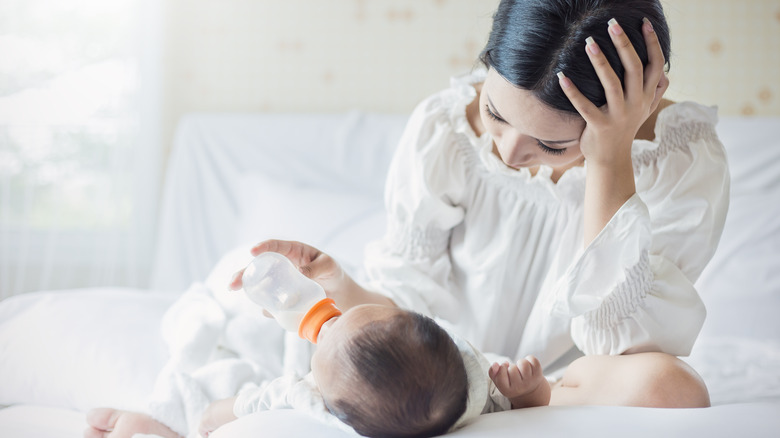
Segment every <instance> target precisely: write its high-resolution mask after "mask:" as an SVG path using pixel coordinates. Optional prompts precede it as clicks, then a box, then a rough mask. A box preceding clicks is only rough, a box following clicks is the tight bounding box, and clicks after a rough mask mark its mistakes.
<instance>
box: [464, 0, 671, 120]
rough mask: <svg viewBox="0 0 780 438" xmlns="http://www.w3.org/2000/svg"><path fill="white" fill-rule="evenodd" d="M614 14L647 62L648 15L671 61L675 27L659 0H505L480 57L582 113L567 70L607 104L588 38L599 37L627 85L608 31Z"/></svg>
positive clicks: (560, 106)
mask: <svg viewBox="0 0 780 438" xmlns="http://www.w3.org/2000/svg"><path fill="white" fill-rule="evenodd" d="M611 18H614V19H616V20H617V22H618V23H619V24H620V26H621V27H622V28H623V30H624V31H625V33H626V35H627V36H628V38H629V39H630V40H631V44H632V45H633V46H634V49H636V52H637V55H639V58H640V59H641V60H642V64H643V65H647V62H648V57H647V46H646V44H645V39H644V35H643V34H642V29H641V26H642V18H647V19H648V20H650V23H651V24H652V25H653V28H654V30H655V34H656V35H657V36H658V41H659V43H660V45H661V51H662V52H663V55H664V59H666V60H667V62H668V60H669V56H670V50H671V49H670V46H671V44H670V37H669V26H668V24H667V22H666V18H665V17H664V11H663V7H662V6H661V3H660V1H659V0H502V1H501V3H500V4H499V6H498V9H497V10H496V13H495V15H494V16H493V28H492V30H491V32H490V37H489V38H488V42H487V44H486V46H485V48H484V49H483V51H482V54H481V55H480V57H479V59H480V61H482V63H483V64H484V65H486V66H488V67H490V68H493V69H495V70H496V72H498V74H500V75H501V76H502V77H503V78H504V79H506V80H507V81H508V82H509V83H511V84H513V85H515V86H516V87H519V88H522V89H524V90H529V91H531V92H532V93H533V95H534V96H535V97H537V98H538V99H539V100H541V101H542V102H544V103H546V104H547V105H549V106H551V107H552V108H555V109H557V110H559V111H563V112H568V113H574V114H577V110H576V109H575V108H574V106H573V105H572V104H571V102H570V101H569V99H568V98H567V97H566V95H565V94H564V93H563V91H562V90H561V87H560V84H559V82H558V77H557V75H556V74H557V73H558V72H559V71H562V72H563V73H564V74H565V75H566V76H567V77H569V79H571V80H572V82H574V84H575V85H576V86H577V88H578V89H579V90H580V91H581V92H582V94H584V95H585V97H587V98H588V99H589V100H590V101H591V102H593V103H594V104H595V105H596V106H601V105H604V104H605V103H606V102H607V99H606V94H605V92H604V87H603V86H602V85H601V81H600V80H599V78H598V75H597V74H596V71H595V69H594V68H593V67H592V65H591V62H590V60H589V59H588V55H587V54H586V53H585V39H586V38H587V37H589V36H592V37H593V39H594V40H596V43H597V44H598V46H599V48H600V49H601V51H602V53H604V55H605V56H606V58H607V60H608V61H609V64H610V65H611V66H612V68H613V69H614V70H615V73H616V74H617V76H618V78H619V79H620V82H621V83H623V73H624V69H623V64H622V63H621V62H620V57H619V56H618V53H617V50H616V49H615V46H614V44H613V43H612V40H611V39H610V37H609V34H608V33H607V22H608V21H609V20H610V19H611Z"/></svg>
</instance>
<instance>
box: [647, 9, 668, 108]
mask: <svg viewBox="0 0 780 438" xmlns="http://www.w3.org/2000/svg"><path fill="white" fill-rule="evenodd" d="M642 21H643V23H642V34H644V36H645V44H646V45H647V61H648V62H647V66H646V67H645V69H644V91H645V94H648V95H650V94H652V93H655V92H656V89H657V88H658V86H659V84H660V83H661V81H662V80H663V78H664V65H666V59H665V58H664V52H663V50H662V49H661V43H660V42H659V41H658V35H656V33H655V31H654V30H653V24H652V23H650V20H648V19H647V18H644V19H643V20H642ZM667 86H668V82H667ZM664 91H665V90H664Z"/></svg>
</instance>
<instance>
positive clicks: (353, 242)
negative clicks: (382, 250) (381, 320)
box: [236, 174, 385, 269]
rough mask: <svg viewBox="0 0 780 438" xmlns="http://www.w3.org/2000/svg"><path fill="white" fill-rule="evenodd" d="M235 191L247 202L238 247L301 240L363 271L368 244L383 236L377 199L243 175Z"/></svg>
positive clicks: (241, 211) (380, 203)
mask: <svg viewBox="0 0 780 438" xmlns="http://www.w3.org/2000/svg"><path fill="white" fill-rule="evenodd" d="M237 190H238V192H239V193H240V197H239V199H241V200H242V201H243V202H242V203H241V204H240V205H239V220H238V226H237V227H236V242H237V243H238V244H245V243H252V244H254V243H258V242H261V241H263V240H266V239H284V240H297V241H301V242H304V243H308V244H310V245H312V246H314V247H316V248H318V249H320V250H321V251H324V252H326V253H328V254H329V255H331V256H333V257H335V258H336V259H338V260H339V261H340V262H341V263H342V264H344V265H345V267H346V268H348V269H351V268H356V267H358V266H361V265H362V259H363V248H364V246H365V244H366V243H368V242H369V241H371V240H373V239H376V238H379V237H381V236H382V235H383V234H384V229H385V215H384V204H383V199H382V196H381V195H379V194H375V195H371V194H367V192H360V191H358V190H357V189H356V190H355V191H353V192H349V191H334V190H332V189H331V190H329V189H321V188H318V187H314V186H311V185H291V184H285V183H279V182H277V181H273V180H271V179H269V178H266V177H263V176H262V175H259V174H246V175H244V176H243V177H242V178H240V185H239V187H238V188H237Z"/></svg>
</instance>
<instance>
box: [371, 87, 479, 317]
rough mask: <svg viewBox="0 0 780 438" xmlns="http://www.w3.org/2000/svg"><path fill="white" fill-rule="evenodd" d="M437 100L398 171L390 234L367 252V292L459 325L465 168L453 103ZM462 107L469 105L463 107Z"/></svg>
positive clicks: (410, 133)
mask: <svg viewBox="0 0 780 438" xmlns="http://www.w3.org/2000/svg"><path fill="white" fill-rule="evenodd" d="M451 98H452V96H441V95H436V96H434V97H432V98H429V99H427V100H425V101H423V102H422V103H421V104H420V105H419V106H418V107H417V108H416V109H415V111H414V112H413V113H412V115H411V116H410V119H409V123H408V125H407V127H406V130H405V132H404V134H403V135H402V137H401V140H400V143H399V146H398V149H397V151H396V154H395V156H394V158H393V162H392V163H391V165H390V170H389V173H388V179H387V184H386V192H385V207H386V211H387V224H388V225H387V230H386V234H385V236H384V238H382V239H380V240H378V241H375V242H372V243H371V244H369V245H368V246H367V248H366V260H365V268H366V273H367V275H368V278H369V284H368V285H367V287H368V288H369V289H371V290H374V291H377V292H379V293H382V294H384V295H386V296H388V297H390V298H391V299H392V300H394V301H395V303H396V304H397V305H398V306H400V307H402V308H406V309H409V310H413V311H416V312H420V313H423V314H426V315H429V316H439V317H443V318H445V319H456V315H457V312H458V306H459V303H458V302H457V301H456V300H455V298H454V297H453V294H452V290H453V288H454V285H453V284H452V282H451V270H452V267H451V264H450V259H449V256H448V245H449V238H450V233H451V230H452V229H453V228H454V227H455V226H457V225H458V224H459V223H461V221H463V217H464V211H463V208H462V207H460V206H458V205H457V203H458V200H459V199H460V197H461V195H462V192H463V187H464V181H465V176H464V172H465V169H464V164H463V160H462V157H461V156H460V155H459V153H458V149H457V147H456V141H455V140H454V136H455V135H457V134H456V132H455V130H454V128H453V126H452V122H451V117H450V114H449V111H450V110H449V108H452V107H453V106H455V107H457V106H459V105H453V104H452V102H447V101H446V100H447V99H451ZM461 106H462V105H461Z"/></svg>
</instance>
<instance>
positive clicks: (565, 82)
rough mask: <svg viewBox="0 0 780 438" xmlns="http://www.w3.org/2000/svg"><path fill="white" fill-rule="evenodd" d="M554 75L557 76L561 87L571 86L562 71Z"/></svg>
mask: <svg viewBox="0 0 780 438" xmlns="http://www.w3.org/2000/svg"><path fill="white" fill-rule="evenodd" d="M556 74H557V75H558V82H560V83H561V87H563V88H569V85H571V81H570V80H569V78H567V77H566V75H564V74H563V72H562V71H559V72H558V73H556Z"/></svg>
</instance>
